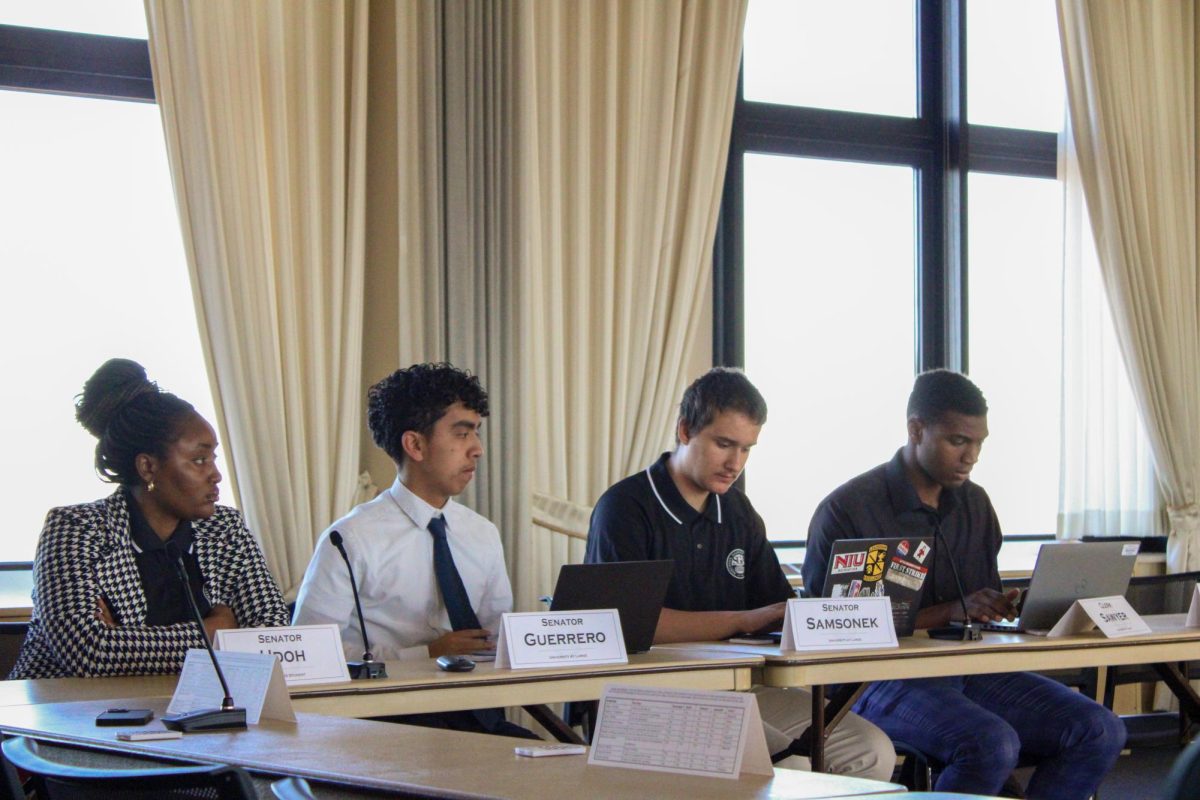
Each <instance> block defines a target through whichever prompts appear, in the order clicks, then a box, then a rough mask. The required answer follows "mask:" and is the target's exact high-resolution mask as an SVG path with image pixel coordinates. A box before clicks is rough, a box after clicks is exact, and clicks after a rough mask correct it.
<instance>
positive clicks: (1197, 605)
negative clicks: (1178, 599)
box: [1183, 583, 1200, 628]
mask: <svg viewBox="0 0 1200 800" xmlns="http://www.w3.org/2000/svg"><path fill="white" fill-rule="evenodd" d="M1183 624H1184V626H1185V627H1188V628H1200V583H1197V584H1196V586H1195V588H1194V589H1192V604H1191V605H1190V606H1189V607H1188V615H1187V621H1186V622H1184V623H1183Z"/></svg>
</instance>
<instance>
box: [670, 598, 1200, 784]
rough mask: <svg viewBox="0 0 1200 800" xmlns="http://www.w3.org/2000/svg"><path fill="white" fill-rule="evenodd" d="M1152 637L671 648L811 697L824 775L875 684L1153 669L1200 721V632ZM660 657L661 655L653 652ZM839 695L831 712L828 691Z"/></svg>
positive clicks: (1178, 630)
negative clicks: (840, 727)
mask: <svg viewBox="0 0 1200 800" xmlns="http://www.w3.org/2000/svg"><path fill="white" fill-rule="evenodd" d="M1144 619H1145V620H1146V623H1147V624H1148V625H1149V626H1150V628H1151V631H1152V632H1151V633H1148V634H1141V635H1138V636H1126V637H1122V638H1119V639H1108V638H1105V637H1104V636H1103V634H1101V633H1100V632H1099V631H1092V632H1091V633H1086V634H1081V635H1077V636H1066V637H1062V638H1055V639H1048V638H1046V637H1045V636H1033V635H1029V634H1014V633H985V634H984V638H983V640H982V641H978V642H948V641H944V640H938V639H930V638H929V637H928V636H926V635H925V634H924V632H918V633H917V634H916V635H914V636H912V637H909V638H905V639H901V640H900V646H899V647H898V648H886V649H872V650H839V651H822V652H812V651H810V652H796V651H780V649H779V648H778V647H771V646H760V645H742V644H731V643H727V642H721V643H713V642H695V643H688V644H682V645H671V648H676V649H679V650H680V651H681V652H696V651H703V652H708V653H714V654H717V653H719V654H724V655H732V654H734V653H743V654H754V655H760V656H762V657H763V659H764V665H763V667H762V670H761V672H760V673H759V674H758V676H757V679H756V682H758V683H761V684H763V685H764V686H776V687H796V686H806V687H810V688H811V689H812V695H813V724H812V726H811V727H810V729H809V731H808V733H807V734H806V735H805V736H806V738H808V743H809V752H810V756H811V759H812V765H813V769H814V770H817V771H820V770H823V769H824V767H825V740H826V738H827V737H828V735H829V732H830V730H832V729H833V727H834V726H835V725H836V724H837V723H838V722H839V721H840V720H841V719H842V717H843V716H845V714H846V712H847V711H848V710H849V708H850V706H852V705H853V704H854V701H855V700H856V699H857V698H858V696H859V695H860V694H861V693H862V691H863V690H864V689H865V688H866V686H867V685H868V684H869V683H870V682H872V681H879V680H893V679H901V678H933V677H940V676H945V675H982V674H986V673H994V672H1019V671H1023V670H1051V669H1072V668H1081V667H1104V666H1110V665H1111V666H1116V665H1122V664H1153V665H1154V667H1155V670H1156V671H1157V672H1158V674H1159V677H1160V678H1161V679H1162V680H1163V681H1164V682H1165V683H1166V684H1167V686H1169V687H1170V689H1171V691H1172V692H1174V693H1175V695H1176V696H1177V697H1178V698H1179V701H1180V703H1181V705H1182V706H1183V707H1184V708H1185V709H1187V711H1188V713H1190V714H1192V715H1194V716H1195V717H1198V718H1200V697H1198V696H1197V694H1196V692H1195V690H1193V689H1192V687H1191V684H1189V683H1188V681H1187V680H1186V679H1185V678H1184V677H1183V675H1182V673H1181V672H1180V671H1179V668H1178V667H1177V664H1178V662H1181V661H1194V660H1197V659H1200V628H1187V627H1185V626H1184V622H1185V621H1186V615H1185V614H1162V615H1157V616H1147V617H1144ZM656 649H657V648H656ZM831 684H838V685H839V686H840V688H839V689H838V691H837V692H836V693H835V694H834V695H833V696H832V698H831V699H830V702H829V703H828V705H826V702H825V700H826V692H825V687H826V686H827V685H831Z"/></svg>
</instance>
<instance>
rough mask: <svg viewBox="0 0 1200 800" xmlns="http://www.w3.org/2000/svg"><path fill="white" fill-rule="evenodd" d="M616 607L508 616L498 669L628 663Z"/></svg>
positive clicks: (503, 625)
mask: <svg viewBox="0 0 1200 800" xmlns="http://www.w3.org/2000/svg"><path fill="white" fill-rule="evenodd" d="M628 663H629V656H628V655H627V654H626V653H625V637H624V635H622V633H621V617H620V615H619V614H618V613H617V610H616V609H615V608H606V609H601V610H598V611H546V612H530V613H524V614H505V615H504V616H503V622H502V623H501V625H500V638H499V640H498V641H497V642H496V668H497V669H504V668H511V669H530V668H533V667H562V666H566V665H572V666H574V665H576V664H628Z"/></svg>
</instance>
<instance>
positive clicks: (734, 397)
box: [675, 367, 767, 442]
mask: <svg viewBox="0 0 1200 800" xmlns="http://www.w3.org/2000/svg"><path fill="white" fill-rule="evenodd" d="M724 411H737V412H739V413H741V414H745V415H746V416H747V417H749V418H750V419H751V421H753V422H754V424H755V425H762V424H763V423H765V422H766V421H767V401H766V400H764V399H763V396H762V395H761V394H760V393H759V391H758V389H756V388H754V384H753V383H751V382H750V379H749V378H747V377H746V373H744V372H742V371H741V370H740V369H734V368H733V367H713V368H712V369H710V370H709V371H708V372H706V373H704V374H703V375H701V376H700V377H699V378H697V379H696V380H694V381H692V385H691V386H689V387H688V388H687V389H686V390H685V391H684V393H683V400H682V401H680V403H679V419H680V420H682V421H683V424H684V427H686V428H687V431H688V434H689V435H693V434H696V433H699V432H700V431H702V430H704V428H705V427H707V426H708V425H710V424H712V421H713V420H714V419H716V417H717V415H718V414H720V413H722V412H724ZM675 438H676V441H677V442H678V439H679V431H678V430H676V432H675Z"/></svg>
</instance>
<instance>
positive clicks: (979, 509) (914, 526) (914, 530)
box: [803, 449, 1002, 608]
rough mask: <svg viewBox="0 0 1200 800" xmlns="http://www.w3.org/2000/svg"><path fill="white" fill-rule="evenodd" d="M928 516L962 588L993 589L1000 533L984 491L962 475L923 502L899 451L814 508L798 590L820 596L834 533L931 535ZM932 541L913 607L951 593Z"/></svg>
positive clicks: (954, 595)
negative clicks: (924, 580) (958, 482)
mask: <svg viewBox="0 0 1200 800" xmlns="http://www.w3.org/2000/svg"><path fill="white" fill-rule="evenodd" d="M935 520H936V521H937V524H939V525H940V526H941V531H942V537H943V538H944V539H945V543H946V545H948V546H949V548H950V555H951V556H952V557H953V559H954V565H955V566H956V567H958V574H959V577H961V578H962V582H963V591H964V592H965V593H966V594H971V593H972V592H974V591H977V590H979V589H985V588H986V589H996V590H999V589H1000V588H1001V587H1000V570H999V567H998V566H997V563H996V556H997V554H998V553H999V552H1000V544H1001V539H1002V536H1001V533H1000V520H998V519H997V518H996V510H995V509H994V508H992V501H991V499H990V498H989V497H988V495H987V492H985V491H984V490H983V487H981V486H979V485H977V484H975V483H972V482H971V481H967V482H966V483H964V484H963V485H962V486H960V487H958V488H957V489H943V490H942V493H941V496H940V497H939V499H938V507H937V508H936V509H935V508H931V507H930V506H927V505H925V504H924V503H923V502H921V498H920V496H918V494H917V490H916V488H915V487H913V485H912V483H911V482H910V481H909V479H908V474H907V473H906V472H905V470H904V451H903V449H901V450H898V451H896V455H895V456H894V457H893V458H892V460H891V461H889V462H887V463H886V464H880V465H879V466H878V467H876V468H875V469H873V470H871V471H869V472H865V473H863V474H862V475H859V476H858V477H857V478H852V479H851V480H849V481H847V482H846V483H844V484H842V485H841V486H839V487H838V488H837V489H834V490H833V492H832V493H831V494H830V495H829V496H828V497H826V498H825V499H824V500H822V501H821V504H820V505H819V506H817V510H816V512H815V513H814V514H813V518H812V522H811V523H809V526H808V548H807V550H806V551H805V554H804V567H803V573H804V588H805V589H806V590H807V591H809V592H810V593H811V594H812V595H813V596H816V597H819V596H820V595H821V590H822V589H823V588H824V586H825V575H826V570H827V567H828V564H829V551H830V550H831V549H832V547H833V543H834V542H835V541H837V540H838V539H876V538H878V539H883V538H893V537H898V536H930V537H932V536H933V535H934V534H933V530H934V522H935ZM940 544H941V543H935V544H934V546H933V555H934V560H933V567H932V568H931V571H930V580H931V581H932V584H931V585H930V586H928V587H926V589H925V592H924V593H923V594H922V596H921V608H928V607H929V606H932V605H937V604H939V603H945V602H949V601H951V600H957V599H958V589H957V587H956V586H955V583H954V574H953V573H952V572H951V570H950V565H949V562H948V561H947V559H946V553H945V552H944V548H943V547H941V546H940Z"/></svg>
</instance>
